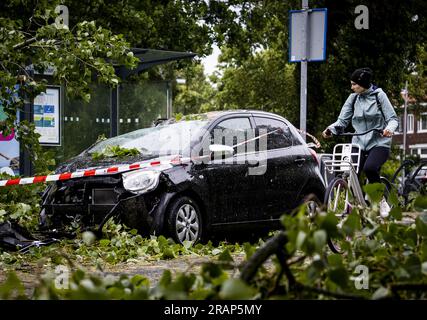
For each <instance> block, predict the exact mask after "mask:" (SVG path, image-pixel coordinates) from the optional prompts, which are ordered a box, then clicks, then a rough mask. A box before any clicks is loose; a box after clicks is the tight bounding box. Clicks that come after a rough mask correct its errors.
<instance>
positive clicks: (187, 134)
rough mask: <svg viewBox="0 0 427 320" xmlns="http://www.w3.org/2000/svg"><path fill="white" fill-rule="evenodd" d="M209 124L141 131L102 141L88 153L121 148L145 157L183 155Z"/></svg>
mask: <svg viewBox="0 0 427 320" xmlns="http://www.w3.org/2000/svg"><path fill="white" fill-rule="evenodd" d="M207 123H208V121H207V120H191V121H179V122H177V123H172V124H168V125H160V126H156V127H152V128H145V129H140V130H136V131H132V132H129V133H126V134H123V135H120V136H117V137H114V138H110V139H107V140H104V141H101V142H99V143H97V144H96V145H94V146H93V147H92V148H90V149H89V150H87V153H89V154H92V153H95V152H97V153H102V152H104V151H105V149H106V148H107V147H110V146H120V147H121V148H126V149H132V148H136V149H138V151H139V152H140V153H142V154H145V155H152V154H153V155H168V154H182V151H183V150H184V149H185V148H188V147H189V146H190V142H191V140H193V139H194V138H195V137H196V136H197V135H199V134H200V130H201V129H202V128H203V127H204V126H205V125H206V124H207Z"/></svg>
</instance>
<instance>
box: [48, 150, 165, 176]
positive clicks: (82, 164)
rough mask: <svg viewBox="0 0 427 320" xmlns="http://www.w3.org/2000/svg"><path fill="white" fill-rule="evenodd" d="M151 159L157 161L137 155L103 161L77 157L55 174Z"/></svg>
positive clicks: (155, 157) (153, 157) (150, 157)
mask: <svg viewBox="0 0 427 320" xmlns="http://www.w3.org/2000/svg"><path fill="white" fill-rule="evenodd" d="M151 159H157V156H153V155H149V156H147V155H137V156H130V157H122V158H117V157H107V158H104V159H99V160H93V159H92V157H91V156H90V155H79V156H76V157H74V158H71V159H70V160H67V161H66V162H64V163H62V164H61V165H60V166H58V168H57V169H56V170H55V173H56V174H58V173H64V172H75V171H79V170H83V169H100V168H107V167H110V166H120V165H126V164H131V163H135V162H141V161H146V160H151Z"/></svg>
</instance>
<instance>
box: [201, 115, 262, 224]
mask: <svg viewBox="0 0 427 320" xmlns="http://www.w3.org/2000/svg"><path fill="white" fill-rule="evenodd" d="M250 132H254V129H253V128H252V125H251V121H250V117H249V116H234V117H232V118H227V119H224V120H222V121H220V122H219V123H217V124H216V125H214V127H213V128H212V129H211V130H210V135H209V136H208V137H207V139H209V140H210V141H209V143H204V145H205V146H208V145H209V144H224V145H228V146H236V144H239V147H235V154H234V156H232V157H229V158H227V159H216V158H214V159H211V160H209V161H208V162H207V164H206V165H205V166H202V167H201V168H200V169H199V174H202V175H203V176H204V178H205V179H206V183H207V185H208V188H209V192H210V195H209V198H210V203H211V204H212V205H211V207H212V211H213V212H212V213H213V217H212V224H217V225H218V224H223V223H233V222H234V223H242V222H245V221H248V217H249V214H250V211H253V210H254V205H256V201H257V199H256V198H254V197H255V193H256V190H255V189H256V188H258V187H259V186H258V185H257V181H256V179H257V178H256V177H254V176H251V175H249V170H248V169H249V167H250V163H249V162H248V161H247V155H246V153H247V152H246V151H247V150H246V147H245V141H246V139H247V138H248V136H250ZM248 134H249V135H248ZM252 135H253V136H254V133H253V134H252Z"/></svg>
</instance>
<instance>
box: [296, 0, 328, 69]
mask: <svg viewBox="0 0 427 320" xmlns="http://www.w3.org/2000/svg"><path fill="white" fill-rule="evenodd" d="M304 13H308V15H307V19H308V21H307V24H308V26H307V41H305V39H304V38H305V37H304V35H303V32H304V30H305V21H304ZM327 13H328V9H326V8H319V9H308V10H290V11H289V62H301V61H309V62H310V61H324V60H326V30H327ZM304 46H306V48H305V47H304ZM304 49H306V50H304ZM305 51H306V54H304V53H305Z"/></svg>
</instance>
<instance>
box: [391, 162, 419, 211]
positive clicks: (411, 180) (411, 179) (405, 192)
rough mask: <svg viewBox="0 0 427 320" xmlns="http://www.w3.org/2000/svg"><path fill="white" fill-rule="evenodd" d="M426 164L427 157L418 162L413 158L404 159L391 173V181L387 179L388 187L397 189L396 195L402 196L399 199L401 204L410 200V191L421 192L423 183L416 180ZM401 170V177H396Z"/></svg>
mask: <svg viewBox="0 0 427 320" xmlns="http://www.w3.org/2000/svg"><path fill="white" fill-rule="evenodd" d="M416 165H417V167H416V169H415V170H411V169H412V168H413V167H415V166H416ZM426 166H427V159H422V160H420V161H419V162H418V163H416V162H415V161H414V160H411V159H406V160H404V161H403V162H402V164H401V165H400V166H399V168H397V169H396V171H395V172H394V174H393V177H392V178H391V181H388V180H387V179H385V178H384V179H385V180H387V183H389V185H390V187H392V188H395V189H396V191H397V195H398V196H399V197H401V198H403V201H401V203H400V204H401V205H402V206H406V205H408V203H409V202H410V199H409V195H410V193H411V192H422V191H425V190H423V184H422V183H421V182H420V181H418V180H417V176H418V173H419V172H420V171H421V170H422V169H423V168H424V167H426ZM402 172H403V176H402V178H401V179H398V177H399V176H400V174H401V173H402ZM396 181H397V182H396Z"/></svg>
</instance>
